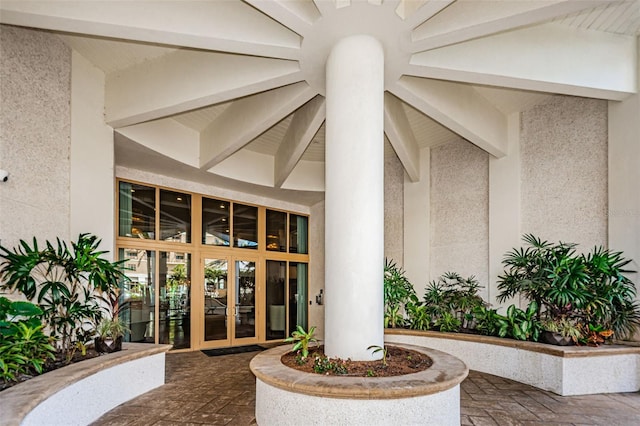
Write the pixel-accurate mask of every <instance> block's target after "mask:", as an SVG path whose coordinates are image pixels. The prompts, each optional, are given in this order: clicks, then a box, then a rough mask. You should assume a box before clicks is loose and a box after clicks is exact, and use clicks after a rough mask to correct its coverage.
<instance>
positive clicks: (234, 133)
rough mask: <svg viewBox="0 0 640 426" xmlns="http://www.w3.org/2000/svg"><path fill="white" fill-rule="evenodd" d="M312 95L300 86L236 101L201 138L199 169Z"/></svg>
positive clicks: (244, 142) (217, 161) (280, 117)
mask: <svg viewBox="0 0 640 426" xmlns="http://www.w3.org/2000/svg"><path fill="white" fill-rule="evenodd" d="M315 95H316V93H315V92H314V91H313V90H312V89H311V87H310V86H309V85H308V84H307V83H305V82H299V83H295V84H291V85H289V86H284V87H281V88H278V89H273V90H270V91H268V92H264V93H259V94H257V95H253V96H249V97H246V98H242V99H240V100H237V101H235V102H234V103H232V104H231V105H230V106H229V107H228V108H227V109H225V110H224V112H223V113H222V114H220V115H219V116H218V117H216V119H215V120H214V121H213V122H212V123H211V124H210V125H209V126H207V128H206V129H204V130H203V131H202V133H201V134H200V168H201V169H205V170H208V169H210V168H211V167H213V166H215V165H216V164H218V163H220V162H221V161H223V160H224V159H226V158H228V157H229V156H231V155H232V154H233V153H235V152H236V151H238V150H240V149H241V148H242V147H244V146H245V145H247V144H248V143H250V142H251V141H252V140H253V139H255V138H256V137H258V136H259V135H260V134H262V133H263V132H265V131H266V130H268V129H269V128H270V127H272V126H273V125H275V124H276V123H278V121H280V120H282V117H286V116H287V115H289V114H291V113H292V112H293V111H295V110H296V109H297V108H299V107H300V106H301V105H303V104H304V103H305V102H307V101H308V100H309V99H311V98H312V97H313V96H315Z"/></svg>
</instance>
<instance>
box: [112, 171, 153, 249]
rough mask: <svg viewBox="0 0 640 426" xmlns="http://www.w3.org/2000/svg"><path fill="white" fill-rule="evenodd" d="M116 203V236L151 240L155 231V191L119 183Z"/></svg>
mask: <svg viewBox="0 0 640 426" xmlns="http://www.w3.org/2000/svg"><path fill="white" fill-rule="evenodd" d="M118 201H119V203H118V204H119V210H120V211H119V213H118V235H119V236H121V237H135V238H145V239H151V240H153V239H154V238H155V230H156V189H155V188H152V187H150V186H144V185H138V184H136V183H130V182H120V184H119V200H118Z"/></svg>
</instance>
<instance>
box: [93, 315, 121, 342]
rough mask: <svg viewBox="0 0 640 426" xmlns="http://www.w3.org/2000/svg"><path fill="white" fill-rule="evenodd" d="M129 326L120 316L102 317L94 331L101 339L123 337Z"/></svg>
mask: <svg viewBox="0 0 640 426" xmlns="http://www.w3.org/2000/svg"><path fill="white" fill-rule="evenodd" d="M127 331H129V328H128V327H127V325H126V324H125V322H124V321H122V319H120V318H103V319H102V320H100V322H99V323H98V326H97V327H96V333H97V334H98V337H100V338H101V339H104V340H107V339H117V338H118V337H123V336H124V335H125V333H126V332H127Z"/></svg>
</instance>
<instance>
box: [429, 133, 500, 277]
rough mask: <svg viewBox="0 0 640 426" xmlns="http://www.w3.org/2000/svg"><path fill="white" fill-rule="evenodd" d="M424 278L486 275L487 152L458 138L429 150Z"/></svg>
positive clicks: (487, 232) (487, 239)
mask: <svg viewBox="0 0 640 426" xmlns="http://www.w3.org/2000/svg"><path fill="white" fill-rule="evenodd" d="M430 198H431V200H430V204H431V268H430V279H436V278H437V277H439V276H440V275H442V274H443V273H445V272H447V271H452V272H457V273H459V274H460V275H462V276H463V277H465V278H466V277H469V276H471V275H475V277H476V278H477V279H478V281H479V282H480V284H481V285H482V286H484V287H485V288H486V287H487V283H488V275H489V266H488V264H489V262H488V256H489V225H488V223H489V154H487V153H486V152H484V151H482V150H481V149H479V148H478V147H476V146H474V145H472V144H471V143H469V142H467V141H465V140H463V139H458V140H455V141H452V142H450V143H447V144H445V145H440V146H437V147H434V148H432V150H431V195H430Z"/></svg>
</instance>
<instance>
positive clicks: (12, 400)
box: [0, 343, 172, 425]
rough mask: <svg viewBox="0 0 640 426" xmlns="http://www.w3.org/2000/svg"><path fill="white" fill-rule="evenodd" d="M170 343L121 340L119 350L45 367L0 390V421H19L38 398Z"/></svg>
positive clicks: (4, 422)
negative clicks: (32, 375) (158, 343)
mask: <svg viewBox="0 0 640 426" xmlns="http://www.w3.org/2000/svg"><path fill="white" fill-rule="evenodd" d="M171 348H172V346H171V345H154V344H149V343H123V344H122V350H121V351H118V352H113V353H110V354H105V355H100V356H98V357H95V358H91V359H87V360H84V361H81V362H76V363H73V364H70V365H67V366H65V367H62V368H58V369H56V370H53V371H49V372H47V373H45V374H42V375H40V376H36V377H34V378H33V379H29V380H27V381H26V382H22V383H19V384H17V385H15V386H12V387H10V388H9V389H6V390H4V391H2V392H0V413H1V414H0V424H3V425H4V424H20V423H21V422H22V420H23V419H24V418H25V417H26V415H27V414H29V413H30V412H31V411H32V410H33V409H34V408H35V407H37V406H38V405H39V404H40V403H41V402H43V401H45V400H46V399H47V398H49V397H50V396H51V395H53V394H55V393H56V392H58V391H60V390H61V389H64V388H65V387H67V386H69V385H71V384H73V383H75V382H77V381H79V380H82V379H84V378H86V377H89V376H91V375H92V374H95V373H97V372H99V371H102V370H105V369H107V368H110V367H113V366H116V365H119V364H123V363H126V362H129V361H134V360H136V359H140V358H144V357H147V356H151V355H156V354H160V353H163V352H167V351H168V350H170V349H171Z"/></svg>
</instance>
